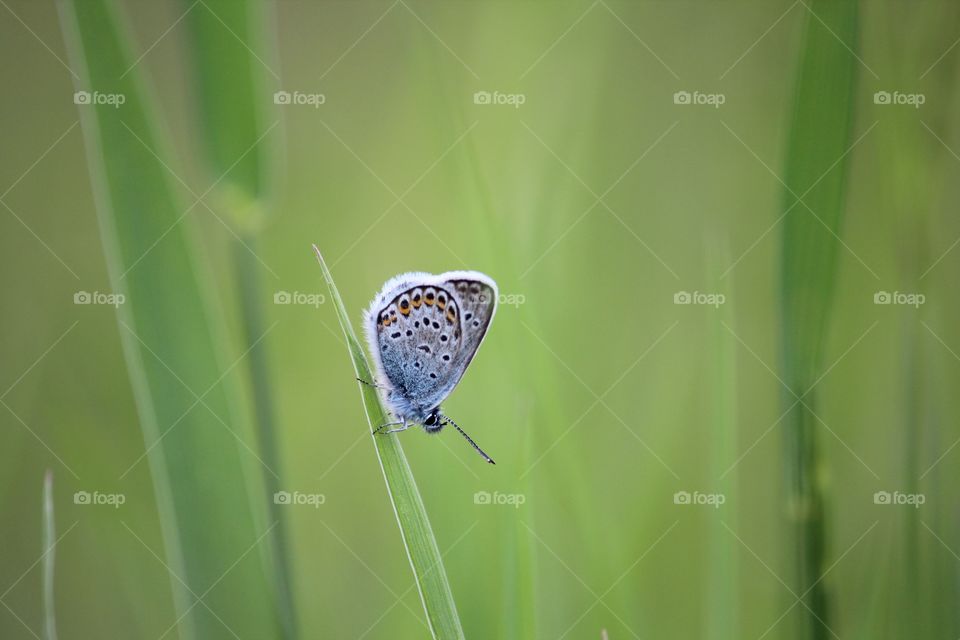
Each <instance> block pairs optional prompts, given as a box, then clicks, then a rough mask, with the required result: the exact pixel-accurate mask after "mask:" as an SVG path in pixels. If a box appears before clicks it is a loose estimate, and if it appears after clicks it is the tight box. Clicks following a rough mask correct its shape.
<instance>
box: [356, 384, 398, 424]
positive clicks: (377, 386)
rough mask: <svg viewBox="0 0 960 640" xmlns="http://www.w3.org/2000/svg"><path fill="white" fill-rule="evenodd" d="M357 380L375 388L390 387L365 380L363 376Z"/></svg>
mask: <svg viewBox="0 0 960 640" xmlns="http://www.w3.org/2000/svg"><path fill="white" fill-rule="evenodd" d="M357 382H362V383H363V384H365V385H367V386H368V387H373V388H374V389H389V387H385V386H383V385H382V384H377V383H376V382H370V381H368V380H364V379H363V378H357ZM396 424H400V423H399V422H398V423H396Z"/></svg>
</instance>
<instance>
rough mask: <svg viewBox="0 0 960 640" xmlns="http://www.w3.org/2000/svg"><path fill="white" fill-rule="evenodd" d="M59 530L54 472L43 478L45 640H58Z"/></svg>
mask: <svg viewBox="0 0 960 640" xmlns="http://www.w3.org/2000/svg"><path fill="white" fill-rule="evenodd" d="M56 540H57V528H56V525H55V523H54V519H53V472H52V471H50V470H47V473H46V475H45V476H44V478H43V640H57V619H56V609H55V607H54V597H53V567H54V563H55V557H54V556H55V553H56V551H55V550H54V546H55V545H56Z"/></svg>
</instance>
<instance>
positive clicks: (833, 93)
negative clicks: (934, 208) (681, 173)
mask: <svg viewBox="0 0 960 640" xmlns="http://www.w3.org/2000/svg"><path fill="white" fill-rule="evenodd" d="M805 21H806V22H805V26H804V34H803V41H802V44H801V59H800V64H799V68H798V70H797V76H796V84H795V88H794V109H793V118H792V123H791V126H790V130H789V134H788V136H789V138H788V143H787V156H786V167H785V173H784V184H785V190H784V197H783V204H782V209H781V210H786V209H788V208H790V207H791V206H793V205H794V204H796V207H794V208H793V210H791V211H790V213H789V214H788V215H787V216H786V218H785V219H784V222H783V229H782V236H781V242H782V251H781V267H780V278H781V296H782V298H781V316H782V322H781V326H782V334H781V349H782V353H783V378H784V380H785V382H786V385H787V388H788V391H787V392H785V393H784V394H783V401H784V403H785V406H786V407H788V408H790V407H792V408H790V409H789V413H788V415H787V417H786V418H785V421H784V435H785V472H786V494H787V496H786V497H787V514H788V519H789V523H790V528H791V533H792V535H791V542H792V545H793V548H792V557H793V561H794V562H793V565H794V579H793V590H794V591H795V592H796V593H797V594H798V595H799V596H801V597H802V598H803V600H804V605H805V606H803V607H802V608H801V607H798V608H797V611H798V613H797V615H796V620H797V632H798V637H799V638H812V639H816V640H819V639H825V638H827V637H829V636H830V634H831V631H830V627H831V626H832V621H833V616H832V611H833V608H834V603H833V602H832V599H831V595H830V593H829V591H828V586H827V582H826V581H825V580H823V579H822V576H823V575H824V573H825V572H826V570H827V539H828V535H827V532H828V523H827V520H826V517H827V513H826V511H827V510H826V499H827V495H828V487H827V486H826V477H827V475H826V474H825V470H824V467H823V465H824V461H823V459H822V458H821V455H820V452H819V448H818V445H819V443H818V438H819V424H818V420H817V418H816V416H815V415H814V413H813V412H814V411H815V409H814V408H815V407H816V406H817V404H818V403H817V397H816V395H817V394H816V392H815V391H813V392H811V391H810V389H811V388H812V387H813V385H814V383H815V381H816V380H817V378H818V376H819V372H820V370H821V367H822V365H823V350H824V342H825V340H826V328H827V325H828V321H829V317H830V308H831V300H832V296H833V290H834V288H835V284H836V272H837V262H838V253H839V251H840V244H839V241H838V237H839V233H840V232H841V228H840V226H841V225H840V222H841V219H842V214H843V201H844V193H845V186H846V182H847V172H848V166H847V165H848V157H849V156H848V155H847V153H846V152H847V150H848V148H849V147H850V145H851V143H852V136H851V131H852V121H853V112H854V95H855V88H856V80H857V76H858V72H859V68H860V67H859V65H860V62H859V61H858V60H857V58H856V57H855V55H854V54H853V53H852V52H851V50H849V49H848V48H847V47H851V48H852V49H853V51H856V49H857V35H858V26H857V22H858V5H857V2H856V0H815V1H813V2H811V3H810V4H809V5H808V6H807V11H806V12H805ZM838 159H841V160H839V161H838ZM800 194H805V195H804V196H803V198H802V200H803V202H801V203H796V201H797V199H798V197H800ZM798 398H802V401H798V400H797V399H798Z"/></svg>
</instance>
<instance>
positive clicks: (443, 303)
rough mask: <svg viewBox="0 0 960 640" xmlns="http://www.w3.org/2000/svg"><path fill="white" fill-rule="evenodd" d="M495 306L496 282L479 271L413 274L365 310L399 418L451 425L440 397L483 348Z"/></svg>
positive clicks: (436, 427) (429, 426)
mask: <svg viewBox="0 0 960 640" xmlns="http://www.w3.org/2000/svg"><path fill="white" fill-rule="evenodd" d="M496 304H497V285H496V283H495V282H494V281H493V280H492V279H491V278H489V277H488V276H486V275H484V274H482V273H479V272H476V271H450V272H447V273H443V274H440V275H431V274H429V273H423V272H411V273H405V274H401V275H399V276H397V277H395V278H392V279H391V280H389V281H387V283H386V284H385V285H384V286H383V288H382V289H381V291H380V293H379V294H377V296H376V297H375V298H374V300H373V302H372V303H371V304H370V307H369V308H368V309H367V311H366V313H365V316H364V327H365V330H366V336H367V342H368V343H369V346H370V351H371V353H372V354H373V357H374V364H375V369H376V377H377V380H376V382H377V386H378V387H380V388H382V389H384V391H385V393H384V400H385V402H386V404H387V406H388V408H389V409H390V411H391V413H393V414H394V416H396V418H397V420H398V421H399V422H397V423H396V424H402V425H403V427H402V428H403V429H406V428H407V427H408V425H409V424H420V425H422V426H423V427H424V429H425V430H426V431H427V432H428V433H436V432H439V431H440V430H441V429H442V428H443V426H444V425H445V424H447V423H450V424H453V422H452V421H451V420H450V419H449V418H448V417H447V416H444V415H443V414H442V413H441V411H440V403H441V402H443V401H444V400H445V399H446V398H447V396H448V395H450V392H452V391H453V389H454V388H456V386H457V384H459V382H460V379H461V378H462V377H463V374H464V372H465V371H466V369H467V366H468V365H469V364H470V361H471V360H472V359H473V356H474V355H475V354H476V352H477V349H478V348H479V347H480V343H481V342H482V341H483V338H484V336H485V335H486V332H487V329H488V328H489V326H490V323H491V322H492V321H493V316H494V313H495V312H496ZM454 426H456V425H454ZM457 429H458V430H460V428H459V427H457ZM398 430H402V429H398ZM460 432H461V433H463V431H462V430H460ZM464 436H466V434H464ZM467 439H468V440H469V437H468V438H467ZM470 442H471V444H474V443H473V441H472V440H470ZM474 447H476V444H474ZM476 448H477V450H478V451H480V449H479V447H476ZM481 454H482V455H483V456H484V457H485V458H486V459H487V460H488V461H490V462H492V460H490V459H489V457H488V456H486V454H483V452H482V451H481Z"/></svg>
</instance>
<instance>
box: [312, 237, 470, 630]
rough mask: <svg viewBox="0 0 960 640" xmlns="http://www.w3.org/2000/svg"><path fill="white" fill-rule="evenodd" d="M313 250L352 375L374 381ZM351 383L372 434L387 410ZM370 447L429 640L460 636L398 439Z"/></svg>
mask: <svg viewBox="0 0 960 640" xmlns="http://www.w3.org/2000/svg"><path fill="white" fill-rule="evenodd" d="M313 248H314V251H316V253H317V260H319V261H320V268H321V270H322V271H323V277H324V280H326V282H327V286H328V287H329V288H330V298H331V299H332V300H333V304H334V308H335V309H336V310H337V319H338V320H339V321H340V327H341V328H342V329H343V336H344V339H345V340H346V342H347V348H348V349H349V351H350V358H351V360H352V361H353V367H354V373H355V374H356V377H358V378H360V379H362V380H369V381H372V380H373V379H374V377H373V374H372V373H371V371H370V366H369V365H368V363H367V357H366V355H365V354H364V351H363V347H361V346H360V342H359V341H358V340H357V335H356V333H355V332H354V330H353V326H352V325H351V323H350V317H349V316H348V315H347V310H346V308H345V307H344V305H343V300H342V299H341V298H340V293H339V292H338V291H337V287H336V285H335V284H334V282H333V277H332V276H331V275H330V270H329V269H327V265H326V263H325V262H324V261H323V255H321V253H320V249H318V248H317V246H316V245H314V246H313ZM357 384H358V385H360V395H361V396H362V398H363V409H364V412H365V413H366V416H367V422H368V423H369V425H370V429H371V431H372V430H373V429H375V428H376V427H377V426H379V425H381V424H383V423H385V422H388V412H387V411H386V410H385V409H384V407H383V405H382V404H381V403H380V397H379V396H378V394H377V391H376V389H374V388H373V387H370V386H368V385H365V384H360V383H359V382H358V383H357ZM373 444H374V447H375V448H376V451H377V460H379V462H380V469H381V470H382V471H383V478H384V480H385V481H386V483H387V493H388V494H389V496H390V502H391V504H392V505H393V511H394V514H395V515H396V517H397V523H398V524H399V525H400V535H401V536H402V538H403V544H404V547H405V548H406V550H407V557H408V558H409V560H410V567H411V568H412V569H413V574H414V578H415V579H416V581H417V588H418V589H419V590H420V599H421V601H422V602H423V608H424V611H426V613H427V620H428V621H429V624H430V631H431V633H432V634H433V637H434V638H439V639H440V640H447V639H450V638H463V637H464V635H463V629H462V627H461V626H460V618H459V616H458V615H457V607H456V604H455V603H454V601H453V592H452V591H451V590H450V583H449V582H448V581H447V574H446V571H445V570H444V568H443V559H442V557H441V556H440V549H439V548H438V547H437V540H436V538H435V537H434V535H433V530H432V529H431V528H430V521H429V520H428V518H427V510H426V507H424V504H423V499H422V498H421V497H420V491H419V490H418V489H417V483H416V481H415V480H414V478H413V472H412V471H411V470H410V465H409V464H408V463H407V458H406V456H404V454H403V449H402V448H401V447H400V440H399V438H397V437H396V436H395V435H378V436H374V437H373Z"/></svg>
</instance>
